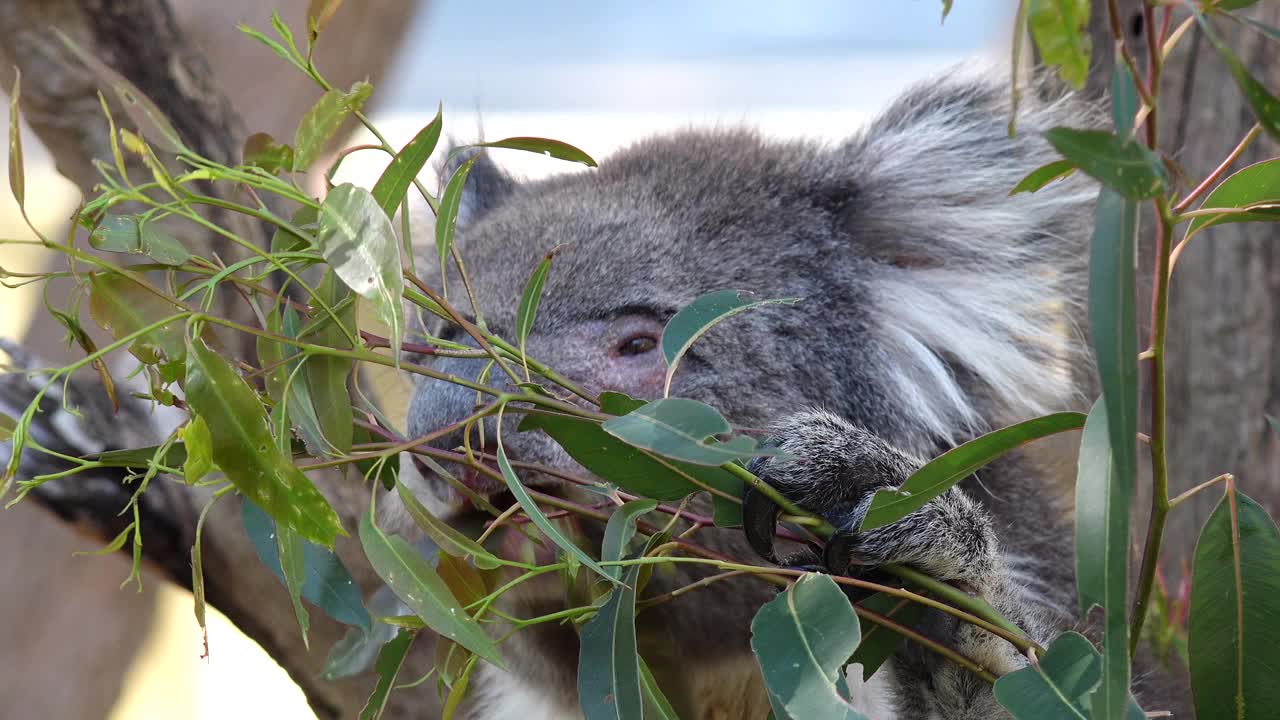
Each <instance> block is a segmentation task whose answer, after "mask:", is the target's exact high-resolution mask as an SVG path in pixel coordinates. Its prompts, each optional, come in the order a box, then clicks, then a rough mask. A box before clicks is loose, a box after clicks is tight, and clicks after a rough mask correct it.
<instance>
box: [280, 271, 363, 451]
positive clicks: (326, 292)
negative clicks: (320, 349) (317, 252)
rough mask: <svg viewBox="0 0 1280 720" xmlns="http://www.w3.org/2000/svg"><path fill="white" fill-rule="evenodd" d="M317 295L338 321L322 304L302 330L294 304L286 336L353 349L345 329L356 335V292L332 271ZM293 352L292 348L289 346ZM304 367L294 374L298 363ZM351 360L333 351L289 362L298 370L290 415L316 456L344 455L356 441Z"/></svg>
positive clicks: (291, 388)
mask: <svg viewBox="0 0 1280 720" xmlns="http://www.w3.org/2000/svg"><path fill="white" fill-rule="evenodd" d="M316 299H318V300H322V301H323V302H324V303H325V304H326V305H328V306H329V307H330V308H332V309H333V310H334V313H335V314H336V315H337V318H338V323H339V324H340V325H341V327H339V325H338V324H335V323H334V321H333V319H332V318H331V317H330V316H329V315H328V313H325V312H323V311H321V310H319V309H318V308H317V309H316V310H315V311H313V315H314V319H313V320H311V322H309V323H307V324H306V325H305V326H303V327H301V328H299V327H298V322H299V318H298V316H297V313H295V312H294V310H293V308H291V307H287V308H285V313H284V334H285V335H287V336H288V337H292V338H297V339H298V340H301V341H303V342H307V343H312V344H315V345H323V346H325V347H331V348H337V349H340V350H349V349H351V343H350V342H349V341H348V340H347V335H346V333H344V332H343V328H346V331H347V332H348V333H351V334H353V335H354V334H355V330H356V317H355V304H354V303H353V302H352V297H351V291H350V290H349V289H347V288H346V287H345V286H344V285H343V284H342V283H340V282H338V281H337V279H336V278H335V277H334V274H333V272H331V271H330V272H326V273H325V275H324V277H323V278H322V279H321V281H320V284H319V285H317V286H316ZM290 350H292V348H290ZM299 362H301V363H302V369H301V370H300V371H299V372H297V373H294V372H293V371H294V369H295V368H296V367H297V366H298V363H299ZM352 367H353V363H352V361H351V360H348V359H346V358H340V357H333V356H331V355H320V354H316V355H310V356H308V357H307V358H306V359H305V360H298V361H294V362H290V363H289V364H288V368H289V371H290V373H291V374H293V382H292V384H290V386H289V415H290V418H291V420H293V422H294V423H295V424H297V426H298V429H299V431H300V433H301V434H302V437H303V439H304V440H306V441H307V449H308V450H309V451H310V452H311V453H312V454H313V455H319V454H331V455H345V454H346V453H347V452H349V451H350V450H351V443H352V442H353V440H354V432H355V429H354V425H353V424H354V409H353V407H352V404H351V392H350V390H348V388H347V379H348V378H349V377H350V375H351V372H352Z"/></svg>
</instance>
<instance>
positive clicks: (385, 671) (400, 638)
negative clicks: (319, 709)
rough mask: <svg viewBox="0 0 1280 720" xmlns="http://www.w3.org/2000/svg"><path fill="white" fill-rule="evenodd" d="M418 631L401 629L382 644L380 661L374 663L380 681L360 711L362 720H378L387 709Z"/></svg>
mask: <svg viewBox="0 0 1280 720" xmlns="http://www.w3.org/2000/svg"><path fill="white" fill-rule="evenodd" d="M417 635H418V633H417V631H414V630H401V631H400V633H399V634H397V635H396V637H395V639H394V640H392V641H391V642H389V643H387V644H386V645H383V646H382V651H381V652H379V653H378V661H377V662H376V663H374V666H373V668H374V672H375V673H377V675H378V683H377V685H374V687H373V692H372V693H370V694H369V699H368V700H367V701H366V702H365V704H364V708H363V709H362V710H361V711H360V720H378V719H379V718H381V717H382V712H383V711H384V710H386V707H387V698H389V697H390V696H391V690H392V688H394V687H395V684H396V676H397V675H399V674H400V668H402V667H404V659H405V658H406V657H408V655H409V647H410V646H411V645H413V639H414V638H415V637H417Z"/></svg>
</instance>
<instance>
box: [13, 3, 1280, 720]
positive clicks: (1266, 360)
mask: <svg viewBox="0 0 1280 720" xmlns="http://www.w3.org/2000/svg"><path fill="white" fill-rule="evenodd" d="M1122 4H1123V5H1124V6H1125V8H1126V15H1125V17H1126V19H1129V20H1130V22H1132V20H1131V19H1132V17H1133V16H1132V14H1131V11H1132V9H1133V7H1134V5H1135V3H1134V2H1132V1H1131V0H1125V2H1124V3H1122ZM352 5H355V4H354V3H353V4H352ZM370 5H371V3H370ZM344 10H345V9H344ZM1251 12H1252V13H1253V14H1254V16H1255V17H1257V18H1258V19H1260V20H1263V21H1264V22H1269V23H1271V24H1272V25H1280V8H1277V7H1276V6H1275V4H1274V3H1271V4H1267V3H1260V4H1258V5H1257V6H1255V7H1254V8H1253V9H1252V10H1251ZM1094 17H1095V26H1096V27H1100V26H1099V24H1098V21H1102V22H1105V18H1106V11H1105V2H1100V3H1096V4H1095V12H1094ZM210 22H213V21H210ZM295 24H296V21H295ZM50 25H55V26H57V27H60V28H62V29H63V30H64V32H67V33H68V34H69V35H70V36H71V37H72V38H74V39H76V40H78V41H80V42H81V43H82V44H83V45H84V46H85V47H86V48H88V49H89V50H90V52H92V53H93V54H95V55H96V56H98V57H101V58H103V59H104V60H105V61H106V62H108V64H109V65H111V66H112V67H115V68H116V69H117V70H119V71H120V72H122V73H124V74H125V75H126V76H128V77H129V78H130V79H131V80H132V81H133V82H135V83H136V84H137V85H139V87H141V88H142V90H143V92H145V93H146V94H148V95H149V96H150V97H152V98H153V99H155V100H156V101H157V102H159V103H161V105H162V107H163V108H164V109H165V111H166V112H168V113H169V114H170V117H172V118H173V119H174V121H175V125H177V126H178V128H179V130H180V131H181V132H183V134H184V136H185V137H187V139H188V140H189V141H190V142H191V143H192V144H193V146H194V147H196V148H197V149H198V150H199V151H201V152H204V153H208V154H210V155H212V156H213V157H217V158H220V159H230V158H233V157H234V155H235V153H236V152H238V148H239V142H240V140H241V139H242V137H243V134H244V129H243V124H242V123H240V122H239V121H238V120H237V119H236V114H235V113H234V112H233V111H232V107H233V105H232V104H231V103H230V102H228V101H227V100H226V98H227V95H226V94H224V93H221V92H220V91H219V90H218V88H217V87H216V83H215V81H214V80H213V79H211V78H214V77H216V75H217V70H216V68H215V69H214V70H213V71H212V74H211V72H210V69H209V66H208V63H206V62H205V61H204V59H203V58H201V56H200V55H199V53H197V52H196V51H195V50H194V45H192V44H190V43H186V42H184V41H183V38H182V35H181V32H180V31H179V26H178V25H177V24H176V22H175V20H174V17H173V15H172V13H171V12H170V9H169V8H168V6H167V5H166V4H165V3H164V2H162V0H135V1H134V2H123V1H121V2H109V1H108V0H96V1H95V0H30V1H29V2H12V3H9V4H7V5H5V6H4V7H0V47H2V48H3V50H4V52H5V54H6V55H8V56H9V61H8V62H7V63H6V65H5V66H6V67H7V66H8V64H9V63H16V64H17V65H19V66H20V67H21V68H22V70H23V75H24V93H23V96H24V97H23V109H24V111H25V112H26V114H27V118H28V120H29V122H30V123H31V124H32V127H33V128H35V130H36V132H37V133H38V134H39V135H40V136H41V138H42V139H43V140H44V142H45V143H46V144H47V145H48V146H49V148H50V150H51V151H52V152H53V154H54V156H55V157H56V158H57V161H58V164H59V167H60V168H61V169H62V171H63V172H64V173H65V174H67V175H68V177H70V178H72V179H73V180H74V181H75V182H76V183H77V184H78V185H80V186H81V187H82V188H84V189H85V190H86V191H87V190H88V188H89V187H90V186H91V183H92V181H93V178H92V176H91V175H90V174H89V172H88V170H87V165H86V159H87V158H90V157H104V156H105V154H106V152H105V151H106V147H105V145H104V140H105V135H104V134H103V129H102V128H103V126H102V124H101V114H100V110H99V108H98V107H97V100H96V89H95V87H94V84H93V82H92V80H91V79H90V78H89V76H88V75H87V74H86V73H84V72H83V70H82V69H79V68H78V67H77V66H76V64H75V63H73V62H71V61H70V58H69V57H68V56H67V55H66V54H65V52H63V51H62V50H61V49H60V45H58V44H57V43H56V41H54V40H52V39H51V38H49V36H48V35H47V27H48V26H50ZM403 26H404V24H402V25H401V27H403ZM1151 30H1152V28H1149V27H1145V26H1143V27H1138V26H1131V28H1130V29H1129V31H1130V32H1134V33H1135V34H1141V33H1145V32H1150V31H1151ZM1222 31H1223V32H1224V33H1225V34H1226V35H1227V37H1228V42H1229V43H1230V44H1231V45H1232V46H1233V47H1236V48H1238V49H1239V51H1240V53H1241V56H1242V58H1243V59H1244V60H1245V61H1246V62H1247V63H1248V65H1249V66H1250V68H1251V69H1252V70H1253V72H1254V73H1255V74H1256V75H1257V76H1258V77H1259V78H1260V79H1262V80H1263V81H1264V82H1265V83H1267V84H1269V85H1270V86H1272V87H1274V86H1275V85H1276V82H1277V81H1278V80H1280V62H1277V60H1278V59H1280V58H1277V52H1276V49H1275V47H1274V46H1268V45H1266V43H1265V42H1264V41H1263V39H1262V38H1261V37H1260V36H1255V35H1251V34H1250V33H1249V32H1248V31H1247V30H1245V29H1243V28H1239V27H1235V26H1224V27H1223V28H1222ZM1191 32H1192V33H1193V35H1192V36H1191V37H1189V38H1188V39H1187V41H1184V43H1183V47H1182V49H1180V50H1179V51H1178V53H1176V54H1175V56H1174V58H1173V59H1172V61H1171V63H1170V65H1169V67H1168V69H1167V71H1166V74H1165V82H1164V84H1163V86H1162V88H1161V90H1162V94H1163V96H1164V97H1165V98H1166V100H1167V101H1168V102H1167V103H1166V105H1165V108H1166V109H1165V112H1163V113H1162V115H1161V117H1160V128H1161V134H1162V136H1163V137H1164V138H1165V142H1164V143H1163V145H1162V147H1163V149H1164V150H1165V151H1166V153H1168V154H1169V155H1170V156H1171V157H1173V158H1174V159H1175V160H1177V161H1178V162H1179V163H1180V164H1182V165H1183V166H1184V167H1186V168H1187V172H1188V174H1189V175H1191V176H1192V177H1196V176H1202V175H1204V174H1205V173H1207V172H1209V171H1210V170H1211V169H1212V168H1213V167H1214V166H1216V165H1217V163H1218V162H1219V161H1220V160H1221V158H1222V156H1223V155H1225V153H1226V152H1227V151H1228V150H1229V149H1230V148H1231V147H1232V146H1233V145H1234V144H1235V142H1236V141H1237V140H1238V138H1239V136H1241V135H1243V133H1244V132H1245V130H1246V129H1247V128H1248V127H1249V125H1250V124H1251V123H1252V120H1250V119H1249V115H1248V111H1247V109H1246V108H1245V106H1244V104H1243V102H1242V100H1241V97H1240V95H1239V94H1238V91H1237V90H1236V89H1235V87H1234V85H1233V83H1232V82H1231V81H1230V78H1229V76H1228V75H1227V73H1226V70H1225V67H1224V66H1223V65H1222V64H1221V61H1220V60H1219V59H1218V58H1216V57H1215V55H1214V52H1213V50H1212V48H1210V47H1209V46H1208V43H1207V42H1204V41H1202V40H1201V39H1199V37H1198V32H1199V31H1198V30H1195V29H1193V30H1192V31H1191ZM1096 37H1097V38H1098V39H1097V41H1096V42H1095V48H1096V51H1097V53H1096V54H1097V56H1098V57H1099V58H1100V61H1099V63H1098V68H1099V72H1097V73H1096V74H1095V76H1094V77H1095V82H1094V86H1095V87H1098V86H1099V83H1098V82H1097V80H1098V79H1102V81H1103V82H1105V78H1106V77H1107V70H1106V68H1109V59H1107V55H1109V50H1110V47H1111V45H1110V41H1109V40H1108V39H1107V37H1108V35H1107V34H1099V35H1097V36H1096ZM138 38H146V42H145V43H142V42H139V41H138ZM379 41H380V42H382V43H383V44H384V45H385V44H390V43H389V42H388V41H387V39H386V38H379ZM222 46H223V45H222V43H221V42H219V43H218V44H217V47H218V48H221V47H222ZM322 47H323V45H322ZM268 62H270V60H269V59H267V60H264V63H268ZM267 67H268V66H267V65H266V64H264V65H262V66H260V67H256V68H255V70H254V71H255V72H265V71H266V68H267ZM334 69H335V70H338V69H339V67H338V66H337V65H335V67H334ZM348 69H350V68H348ZM236 102H237V104H238V105H240V106H244V107H250V106H252V104H253V98H252V97H248V98H244V99H241V98H237V101H236ZM304 105H305V104H304ZM299 114H300V111H299ZM286 127H287V126H286ZM281 132H283V131H281ZM1264 143H1265V141H1261V142H1259V143H1258V144H1257V145H1255V147H1254V148H1253V149H1252V150H1251V151H1250V152H1249V153H1248V154H1247V155H1246V158H1243V159H1242V161H1241V164H1243V163H1244V162H1247V161H1248V160H1249V158H1253V159H1255V160H1256V159H1258V158H1261V157H1263V156H1264V155H1265V154H1266V153H1268V152H1269V153H1270V154H1274V145H1271V146H1267V145H1265V144H1264ZM245 232H246V233H249V236H250V237H260V235H253V233H254V232H256V231H255V230H254V229H252V228H249V229H246V230H245ZM1276 234H1277V231H1276V230H1275V229H1274V226H1266V225H1227V226H1223V227H1221V228H1217V229H1215V230H1212V231H1210V232H1209V233H1206V234H1205V235H1203V236H1202V237H1200V238H1197V240H1196V242H1195V244H1194V245H1193V246H1192V247H1191V249H1190V250H1189V251H1188V252H1187V253H1186V254H1185V255H1184V257H1183V258H1182V260H1181V261H1180V262H1179V266H1178V273H1177V277H1176V279H1175V282H1174V288H1175V290H1174V295H1173V297H1174V301H1173V302H1174V304H1173V312H1172V313H1171V317H1172V326H1171V333H1170V347H1169V354H1170V385H1169V390H1170V393H1169V396H1170V399H1169V411H1170V417H1171V421H1170V426H1171V430H1172V443H1171V455H1172V457H1171V462H1170V465H1171V467H1172V468H1173V471H1174V473H1175V478H1174V487H1175V491H1176V490H1179V489H1184V488H1186V487H1189V486H1190V485H1192V484H1194V483H1196V482H1199V481H1202V480H1204V479H1208V478H1209V477H1212V476H1214V475H1216V474H1218V473H1221V472H1234V473H1235V474H1236V475H1237V476H1238V477H1239V478H1240V479H1241V481H1242V483H1243V485H1242V486H1243V487H1244V488H1245V490H1246V492H1250V494H1252V495H1254V496H1255V497H1258V498H1259V499H1262V500H1264V501H1266V502H1267V503H1268V505H1269V507H1270V508H1271V509H1272V510H1273V511H1275V510H1277V509H1278V506H1277V501H1278V500H1280V494H1278V493H1277V486H1278V485H1280V478H1277V477H1276V474H1277V468H1278V467H1280V439H1278V438H1277V437H1276V436H1275V435H1271V434H1268V430H1267V427H1266V424H1265V421H1264V420H1263V417H1262V416H1263V413H1264V412H1270V413H1271V414H1273V415H1280V250H1277V249H1276V248H1277V245H1276V240H1277V238H1276ZM1148 256H1149V251H1148ZM1149 266H1150V264H1149V263H1148V262H1144V264H1143V267H1149ZM321 485H322V489H323V490H324V491H325V492H326V494H327V495H328V496H329V498H330V499H331V501H332V502H333V504H334V506H335V507H336V508H337V509H338V510H339V513H340V515H341V517H342V518H343V520H344V522H345V523H346V525H347V527H348V528H352V529H353V528H354V527H355V526H356V523H355V518H356V517H357V516H358V515H359V513H360V512H361V510H362V509H363V508H364V507H365V502H366V499H365V497H364V492H363V490H362V489H361V488H360V487H359V484H358V483H354V482H351V483H344V482H342V481H341V480H340V479H337V478H327V479H324V480H322V481H321ZM150 492H151V493H156V497H155V498H153V500H152V502H151V509H152V511H154V513H155V514H156V517H153V518H151V519H150V522H152V523H153V528H152V530H151V532H152V533H153V535H154V536H155V540H154V541H148V543H147V545H146V546H145V550H146V553H147V558H148V561H149V563H150V564H151V565H152V566H153V567H154V568H157V569H159V570H161V571H162V572H163V573H164V574H166V575H167V576H168V577H170V579H172V580H174V581H175V582H178V583H180V584H188V583H189V582H190V577H189V573H187V572H185V569H186V568H187V567H188V556H187V555H186V552H187V551H188V550H189V548H190V544H191V540H192V537H193V528H194V521H195V514H196V513H197V512H198V511H199V509H200V508H201V507H202V505H203V502H204V501H205V500H206V499H207V498H206V497H204V496H201V495H199V494H198V493H197V492H195V491H192V490H190V489H188V488H185V487H184V486H180V485H174V484H158V485H156V486H155V487H154V489H153V490H152V491H150ZM149 494H150V493H149ZM88 497H89V495H88V494H87V493H86V498H85V502H81V503H78V504H77V503H76V502H75V499H74V498H71V499H67V498H64V499H62V500H60V501H59V503H60V504H59V506H57V507H52V508H51V509H53V510H54V511H55V512H57V513H58V514H59V516H61V517H64V518H68V519H71V520H74V521H78V522H79V523H80V524H81V525H83V526H84V527H87V528H89V529H90V530H92V531H95V532H97V533H98V534H100V535H102V536H104V537H107V536H110V534H112V533H111V532H110V530H111V529H112V528H115V527H118V522H119V521H118V520H117V519H116V518H115V517H114V516H113V515H112V512H113V511H111V509H110V508H108V507H106V506H103V505H101V504H100V503H97V502H89V501H88ZM1211 502H1212V498H1208V497H1206V498H1204V499H1203V500H1202V501H1200V502H1199V503H1197V506H1196V507H1195V509H1194V510H1192V511H1186V510H1183V509H1180V510H1179V513H1178V514H1177V515H1175V517H1174V518H1173V520H1172V522H1171V524H1170V527H1169V535H1170V538H1171V544H1172V546H1173V547H1174V548H1175V551H1176V550H1178V549H1181V550H1185V549H1187V548H1189V547H1190V544H1191V542H1192V540H1193V538H1194V532H1195V528H1197V527H1198V524H1199V522H1200V521H1201V520H1202V519H1203V517H1204V515H1205V512H1206V508H1207V506H1208V505H1209V504H1211ZM117 509H118V508H117ZM0 527H2V526H0ZM203 547H204V553H205V577H206V581H207V583H208V587H207V590H208V597H209V600H210V602H211V603H212V604H214V605H215V606H217V607H219V608H220V609H221V610H222V611H223V612H225V613H226V614H227V615H228V616H229V617H231V619H232V620H233V621H234V622H236V623H237V624H238V625H239V626H240V627H241V628H242V629H244V630H245V631H246V633H248V634H249V635H250V636H251V637H253V638H254V639H255V640H257V641H258V642H259V643H261V644H262V646H263V647H264V648H266V649H267V651H268V652H270V653H271V654H272V656H273V657H275V658H276V659H277V660H278V661H279V662H280V663H281V665H282V666H283V667H285V669H286V670H288V671H289V673H290V675H291V676H292V677H293V678H294V680H295V681H297V682H298V683H299V685H300V686H301V687H302V688H303V690H304V692H305V693H306V695H307V698H308V700H309V701H310V702H311V704H312V707H313V708H315V710H316V712H317V714H319V715H320V716H321V717H323V718H330V717H334V718H336V717H350V716H353V715H354V714H355V713H356V712H358V709H359V707H360V706H361V704H362V703H363V701H364V697H365V695H366V694H367V692H368V690H369V688H370V687H371V682H370V679H369V678H368V677H367V676H366V677H360V678H354V679H350V680H345V681H341V682H337V683H331V682H327V681H324V680H322V679H320V678H319V677H318V671H319V669H320V666H321V663H322V662H323V659H324V653H325V651H326V650H327V648H328V647H329V646H330V645H331V644H332V642H333V640H334V639H336V637H337V636H338V634H339V633H340V631H341V628H339V627H338V626H336V625H334V624H332V623H330V622H329V621H328V620H327V619H326V618H324V617H323V616H322V615H321V614H320V613H318V612H313V613H312V620H313V626H312V636H311V644H312V648H313V649H312V650H311V651H310V652H308V651H307V650H306V649H305V648H304V647H303V646H302V642H301V639H300V637H299V634H298V631H297V628H296V623H295V621H294V619H293V614H292V609H291V607H290V606H289V603H288V599H287V597H286V596H285V594H284V593H283V591H282V590H281V588H280V585H279V583H278V582H277V581H276V579H275V578H274V577H272V576H271V575H270V574H269V573H268V572H267V571H266V570H265V569H264V568H262V566H261V563H259V562H258V561H257V559H256V556H255V554H254V552H253V550H252V548H251V547H250V545H249V542H248V539H247V538H246V537H245V535H244V532H243V530H242V529H241V523H240V513H239V504H238V501H237V500H236V499H234V498H227V499H225V500H223V501H222V502H220V503H219V505H218V506H217V507H216V508H215V509H214V511H213V513H212V514H211V515H210V517H209V519H208V521H207V523H206V527H205V534H204V544H203ZM339 553H340V555H341V556H342V558H343V560H344V561H345V562H346V563H347V564H348V567H349V568H351V570H352V572H353V575H354V576H355V578H356V579H357V582H359V583H360V584H361V586H362V587H363V588H365V590H366V591H369V590H372V589H373V588H374V587H376V586H377V585H378V582H377V580H376V578H374V577H373V575H372V573H371V572H370V571H369V568H368V567H367V564H366V563H365V561H364V557H363V554H362V553H361V552H360V550H359V548H358V547H357V546H356V544H355V543H354V541H350V540H348V541H345V542H343V543H341V544H340V546H339ZM102 621H103V622H106V621H107V620H106V619H105V618H104V619H103V620H102ZM32 652H38V648H33V649H32ZM214 652H216V648H215V649H214ZM429 654H430V653H429V643H420V644H419V646H417V647H415V656H414V658H413V659H412V660H411V667H410V669H409V670H408V671H407V673H409V674H412V673H414V672H416V671H422V670H425V668H426V667H428V666H429V664H430V660H429ZM64 676H65V674H64ZM433 697H434V692H433V689H432V687H431V684H430V683H424V684H423V685H420V686H418V687H416V688H414V689H411V690H405V691H398V692H397V693H394V694H393V695H392V707H391V708H390V709H389V716H391V717H408V716H409V713H410V712H411V711H416V712H417V713H419V714H421V715H424V716H428V717H430V716H431V715H432V712H431V710H430V708H432V707H433V705H432V703H433V700H432V698H433Z"/></svg>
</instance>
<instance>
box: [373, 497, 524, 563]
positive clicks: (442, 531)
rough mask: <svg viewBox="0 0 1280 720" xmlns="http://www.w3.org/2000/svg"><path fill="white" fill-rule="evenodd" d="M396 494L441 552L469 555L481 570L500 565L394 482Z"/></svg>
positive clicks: (488, 553) (482, 548) (453, 554)
mask: <svg viewBox="0 0 1280 720" xmlns="http://www.w3.org/2000/svg"><path fill="white" fill-rule="evenodd" d="M396 494H398V495H399V496H400V501H401V502H402V503H404V507H405V510H407V511H408V512H409V516H410V517H412V518H413V521H414V522H415V523H417V525H418V528H419V529H421V530H422V531H423V532H424V533H426V534H427V537H429V538H431V540H432V541H433V542H434V543H435V544H436V545H437V546H438V547H439V548H440V550H441V552H444V553H446V554H448V555H452V556H454V557H470V558H472V559H473V560H474V562H475V564H476V567H478V568H480V569H482V570H491V569H493V568H496V567H498V566H500V565H501V564H502V563H501V562H499V561H498V558H496V557H494V555H493V554H492V553H490V552H489V551H488V550H485V549H484V547H483V546H481V545H480V543H478V542H476V541H475V540H472V539H471V538H469V537H467V536H466V535H463V534H462V533H460V532H458V531H457V530H456V529H454V528H453V527H452V526H450V525H449V524H448V523H445V522H444V521H442V520H440V519H439V518H437V517H436V516H435V515H432V514H431V511H430V510H427V508H426V506H424V505H423V504H422V503H421V502H419V501H418V498H416V497H414V496H413V492H412V491H411V490H409V489H408V488H407V487H405V486H404V485H403V484H400V483H396Z"/></svg>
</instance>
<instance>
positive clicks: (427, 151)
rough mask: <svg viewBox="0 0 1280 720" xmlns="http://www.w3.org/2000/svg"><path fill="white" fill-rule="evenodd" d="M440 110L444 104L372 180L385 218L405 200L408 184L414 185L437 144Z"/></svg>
mask: <svg viewBox="0 0 1280 720" xmlns="http://www.w3.org/2000/svg"><path fill="white" fill-rule="evenodd" d="M443 111H444V108H443V106H441V107H438V108H437V109H436V116H435V119H433V120H432V121H431V122H429V123H427V126H426V127H424V128H422V129H421V130H419V131H418V134H417V135H414V136H413V139H412V140H410V141H409V142H407V143H405V146H404V147H402V148H400V152H398V153H396V156H395V157H394V158H392V159H391V164H390V165H387V169H386V170H383V171H382V177H379V178H378V182H377V183H375V184H374V186H373V198H374V200H376V201H377V202H378V207H380V208H382V211H383V212H385V213H386V214H387V217H388V218H390V217H393V216H395V214H396V208H397V207H399V205H400V202H401V201H402V200H404V197H405V193H407V192H408V191H409V186H411V185H413V180H414V178H416V177H418V173H419V172H421V171H422V167H423V166H424V165H426V164H427V160H428V159H429V158H430V157H431V153H433V152H435V149H436V144H437V143H438V142H440V128H441V127H442V123H443Z"/></svg>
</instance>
